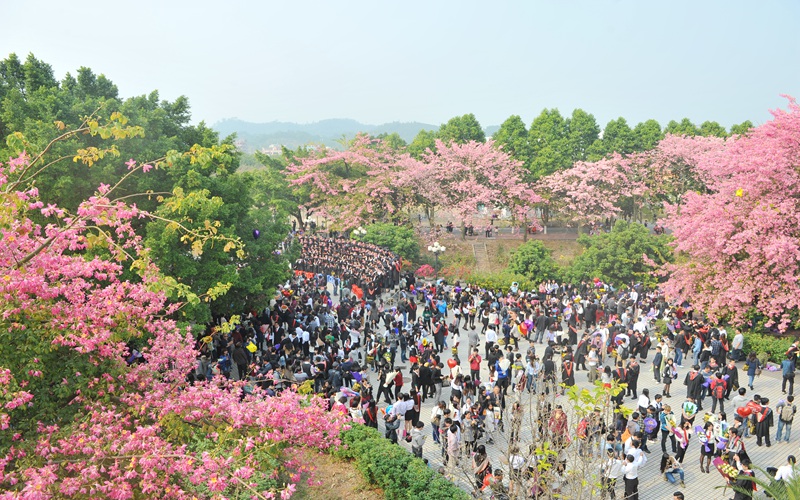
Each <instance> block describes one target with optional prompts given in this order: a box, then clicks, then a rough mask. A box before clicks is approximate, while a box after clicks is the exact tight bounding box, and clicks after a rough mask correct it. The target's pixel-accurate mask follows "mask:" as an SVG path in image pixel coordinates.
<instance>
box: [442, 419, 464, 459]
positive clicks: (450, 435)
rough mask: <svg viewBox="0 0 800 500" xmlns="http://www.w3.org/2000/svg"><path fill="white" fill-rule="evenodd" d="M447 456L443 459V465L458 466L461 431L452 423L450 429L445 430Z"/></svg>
mask: <svg viewBox="0 0 800 500" xmlns="http://www.w3.org/2000/svg"><path fill="white" fill-rule="evenodd" d="M446 436H447V441H446V442H447V456H446V457H445V464H446V465H448V466H450V467H457V466H458V452H459V450H460V449H461V430H459V428H458V425H457V424H456V423H455V422H453V423H452V424H451V425H450V429H448V430H447V434H446Z"/></svg>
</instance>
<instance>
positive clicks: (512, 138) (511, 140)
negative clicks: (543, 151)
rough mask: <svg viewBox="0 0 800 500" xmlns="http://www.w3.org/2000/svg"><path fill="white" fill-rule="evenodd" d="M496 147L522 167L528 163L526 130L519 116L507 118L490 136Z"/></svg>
mask: <svg viewBox="0 0 800 500" xmlns="http://www.w3.org/2000/svg"><path fill="white" fill-rule="evenodd" d="M492 140H494V143H495V145H496V146H497V147H502V149H503V151H505V152H506V153H508V154H510V155H511V156H512V157H513V158H514V159H515V160H519V161H521V162H522V163H523V165H526V166H527V165H528V162H529V161H530V148H529V147H528V130H527V129H526V128H525V123H524V122H523V121H522V118H521V117H520V116H519V115H512V116H509V117H508V118H507V119H506V121H504V122H503V124H502V125H500V129H499V130H498V131H497V132H496V133H495V134H494V135H493V136H492Z"/></svg>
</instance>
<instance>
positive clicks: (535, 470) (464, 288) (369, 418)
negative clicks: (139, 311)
mask: <svg viewBox="0 0 800 500" xmlns="http://www.w3.org/2000/svg"><path fill="white" fill-rule="evenodd" d="M302 241H303V242H304V243H303V244H304V248H306V246H308V248H310V249H313V251H312V252H311V254H313V257H311V256H310V255H311V254H310V255H308V256H306V255H304V258H303V260H302V265H303V267H302V268H301V269H302V270H306V269H308V270H309V273H310V274H308V273H306V272H303V273H299V274H296V275H295V276H294V278H293V279H292V280H290V281H289V282H287V283H286V284H285V285H283V286H281V287H279V291H278V295H277V296H276V297H275V299H273V300H272V302H271V303H270V305H269V307H268V308H265V309H264V310H262V311H253V312H249V313H246V314H243V315H241V316H240V318H239V321H232V319H231V318H218V320H217V323H218V325H221V326H222V327H214V328H211V329H210V330H209V331H208V332H207V335H205V336H204V337H202V338H201V339H199V341H198V348H199V350H200V353H201V355H200V357H199V359H198V363H197V369H196V370H195V372H194V373H192V374H191V377H192V378H193V379H194V380H208V379H210V378H211V377H214V376H217V375H221V376H224V377H228V378H232V379H244V380H248V381H249V386H250V387H255V386H259V387H261V388H262V389H264V391H266V393H267V394H275V393H277V392H279V391H281V390H283V389H286V388H289V387H300V386H302V385H303V384H304V383H305V384H307V386H310V389H311V390H313V391H314V392H315V393H316V394H319V395H320V396H322V397H324V398H326V399H327V400H328V401H329V402H330V409H331V411H341V412H346V413H348V414H350V415H352V417H353V419H354V420H356V421H358V422H363V423H365V424H366V425H368V426H372V427H374V428H376V429H381V431H382V432H383V433H384V434H385V436H386V438H387V439H389V440H391V441H392V442H394V443H398V444H402V443H406V445H407V446H408V447H409V449H410V451H411V452H412V453H413V454H414V455H416V456H418V457H421V458H422V457H423V449H424V447H425V445H426V441H427V440H428V439H429V438H430V439H431V440H432V441H433V442H434V443H435V444H438V445H439V446H440V447H441V448H440V449H441V458H440V459H437V460H436V461H434V463H431V462H432V461H431V460H430V459H425V460H426V462H428V463H429V465H430V466H431V467H435V468H436V469H438V470H440V471H441V472H442V473H443V474H445V475H446V476H447V477H449V478H451V479H453V480H454V481H462V482H463V480H462V479H463V477H462V476H463V474H464V471H466V473H467V474H468V475H470V476H471V479H472V481H473V482H474V484H472V485H471V486H472V489H473V490H474V492H475V493H476V494H477V495H486V496H488V497H491V498H549V497H550V496H549V495H551V494H554V493H562V494H563V492H564V491H566V488H568V487H569V486H568V485H569V482H570V468H571V467H572V468H576V467H578V465H576V463H575V459H574V458H570V455H569V450H573V451H577V452H578V454H577V455H576V456H580V457H583V459H584V460H591V461H594V463H596V464H597V465H598V470H597V474H598V477H599V480H600V482H601V483H602V497H603V498H612V499H616V498H625V499H630V500H636V499H638V498H639V497H638V494H639V493H638V483H639V479H638V478H639V470H640V469H642V468H644V467H648V465H647V464H648V455H649V454H651V453H653V452H654V451H655V450H657V449H658V447H659V445H660V451H661V459H660V460H654V461H653V460H651V461H652V462H654V463H659V462H660V473H661V475H662V476H663V479H664V481H668V482H669V483H673V484H675V485H676V486H680V487H682V486H684V484H685V483H684V481H685V473H684V470H685V469H686V468H687V467H693V466H691V465H690V464H689V463H687V462H686V460H685V459H686V455H687V450H688V449H689V448H692V447H695V448H699V470H700V472H701V473H710V470H711V469H712V468H716V469H717V470H719V471H720V472H721V473H722V474H723V476H724V477H726V479H727V481H728V482H729V483H730V484H731V485H735V486H737V488H740V489H741V488H752V483H751V482H749V481H748V480H747V479H746V477H751V476H752V475H753V472H752V468H751V463H750V457H749V455H748V453H747V447H748V446H752V445H753V444H755V446H762V445H763V446H772V445H773V439H771V436H773V434H772V433H773V432H776V433H775V434H774V437H775V439H774V443H780V442H788V441H789V440H790V435H791V426H792V421H793V419H794V415H795V413H796V406H795V404H794V397H793V394H792V392H793V381H794V371H795V368H796V361H797V354H798V352H799V351H800V349H798V343H797V342H795V343H794V344H793V346H792V348H791V349H789V351H787V353H786V359H785V360H784V362H783V369H784V371H783V374H784V379H783V380H784V390H785V389H787V387H786V386H787V384H788V394H787V396H786V398H785V399H781V400H780V401H778V402H776V403H777V405H775V406H773V403H772V402H771V401H770V400H769V399H768V398H767V397H762V396H759V395H758V394H757V393H755V392H756V391H755V388H754V378H755V377H756V376H757V375H758V374H759V373H760V370H761V369H763V367H762V366H761V365H760V362H759V361H758V359H757V358H756V357H755V356H754V354H752V353H750V354H749V355H748V356H746V355H745V353H744V352H743V334H742V333H741V332H736V333H735V334H734V335H733V336H732V338H729V333H728V332H727V331H726V330H725V329H723V328H720V327H715V326H712V325H710V324H708V323H707V322H705V321H702V320H700V319H699V318H695V317H694V313H693V311H692V309H691V307H690V305H689V304H686V303H684V304H669V303H667V302H666V301H665V300H664V298H663V297H662V296H660V295H659V294H658V293H657V292H656V291H653V290H646V289H645V288H644V287H642V286H641V285H638V284H630V286H626V287H621V288H624V289H619V290H617V289H615V287H613V286H612V285H610V284H604V283H601V282H599V281H597V280H595V281H594V282H591V281H590V282H583V283H580V284H577V285H565V284H558V283H555V282H548V283H542V285H541V286H540V287H539V289H538V290H536V291H522V290H519V289H517V287H515V286H513V285H512V286H511V287H510V290H509V291H508V292H507V293H501V292H500V291H497V290H486V289H480V288H477V287H474V286H470V285H467V284H463V285H461V284H459V283H455V284H453V285H448V284H446V283H444V282H439V283H418V282H417V280H416V279H415V278H414V276H413V275H401V274H400V272H399V269H397V268H396V267H393V265H394V263H393V260H392V259H393V257H392V255H390V254H387V253H385V252H383V253H382V252H378V251H376V250H375V249H374V248H371V247H369V246H368V245H366V244H363V243H355V242H343V241H330V240H324V239H310V238H308V237H304V239H303V240H302ZM337 246H338V249H337ZM354 249H355V250H360V249H367V252H365V254H364V255H363V260H362V261H361V262H357V261H356V257H355V254H354V253H352V251H353V250H354ZM337 252H340V253H337ZM343 253H348V254H350V255H351V257H350V258H342V259H338V260H337V259H331V258H330V257H332V256H335V255H342V254H343ZM393 269H394V270H396V271H397V274H396V275H394V277H392V276H391V275H392V274H393V273H394V271H393ZM329 272H339V273H342V275H346V274H348V273H349V274H351V275H352V276H353V277H355V278H358V279H360V284H361V285H365V286H366V287H367V288H368V289H369V291H370V293H369V294H361V295H360V296H356V295H354V294H352V293H349V291H348V290H347V289H345V290H344V293H342V294H341V296H340V297H339V298H338V299H339V300H338V302H334V297H332V296H331V294H330V293H329V292H328V290H327V288H326V282H325V278H324V276H323V274H327V273H329ZM387 276H389V277H388V278H387ZM395 278H397V280H396V283H395ZM393 287H396V289H397V290H399V291H400V299H399V300H398V301H397V302H396V303H388V302H385V301H384V300H383V299H382V297H384V296H385V295H386V294H383V293H382V292H386V291H387V290H388V289H391V288H393ZM394 295H395V294H394V293H393V294H392V296H394ZM658 319H662V320H664V321H665V322H666V326H667V331H666V333H665V334H664V335H662V336H655V332H654V330H653V324H654V322H655V321H656V320H658ZM226 325H227V328H225V326H226ZM463 352H467V353H468V354H467V356H465V357H464V359H462V357H461V356H460V353H463ZM651 356H652V357H651ZM737 361H740V362H741V361H744V362H745V363H746V369H744V370H742V371H740V369H739V367H738V366H737V364H736V362H737ZM684 367H686V368H684ZM579 372H585V373H586V374H585V376H586V377H587V381H588V382H590V383H597V384H598V385H601V386H603V387H605V388H607V389H610V388H612V387H613V386H617V385H618V384H625V385H624V390H622V391H620V392H618V393H617V394H616V395H614V396H613V397H612V398H611V399H610V401H609V402H608V404H602V402H598V404H597V406H596V407H595V408H593V409H591V408H590V409H589V410H588V411H585V412H584V413H582V414H581V413H576V412H575V410H574V408H572V404H571V403H568V402H567V399H566V398H565V397H564V395H565V393H566V391H568V390H569V388H570V387H572V386H575V385H576V378H577V377H578V373H579ZM643 376H644V377H652V378H653V381H654V382H656V383H657V384H658V387H660V388H661V390H660V392H659V393H658V394H653V395H652V396H651V393H650V391H649V389H647V388H645V389H642V390H639V387H640V386H641V385H646V384H644V383H643V382H642V381H641V380H640V379H641V378H642V377H643ZM676 386H684V387H685V389H686V397H685V398H682V397H680V395H679V394H677V393H675V389H676V388H677V387H676ZM748 389H749V391H748ZM559 397H560V398H561V399H557V398H559ZM626 399H628V400H629V401H630V403H629V404H631V405H633V406H634V411H632V412H630V413H628V412H623V411H619V412H614V411H613V410H614V409H619V408H623V406H624V402H625V400H626ZM428 400H432V401H433V406H432V409H431V411H430V414H429V415H427V414H425V413H427V412H423V405H424V404H425V405H426V406H430V403H427V404H426V402H427V401H428ZM726 406H727V408H726ZM709 410H710V411H709ZM726 410H727V411H726ZM704 411H705V412H706V413H703V412H704ZM570 420H572V425H570V423H569V422H570ZM526 421H528V422H531V425H530V426H523V422H526ZM776 425H777V429H776V430H773V427H775V426H776ZM428 429H429V430H428ZM751 434H752V435H754V436H755V437H756V439H755V443H753V441H746V439H747V438H748V437H749V436H750V435H751ZM693 441H696V442H697V445H694V446H692V445H691V443H692V442H693ZM545 443H546V444H545ZM746 443H747V446H746ZM501 445H502V450H501V451H502V453H501V455H502V457H503V459H502V463H493V461H492V459H491V458H490V456H492V453H491V450H492V447H494V446H497V447H499V446H501ZM650 447H653V449H650ZM498 449H500V448H498ZM542 450H547V452H543V451H542ZM494 455H497V454H496V453H495V454H494ZM793 460H794V459H793V457H789V459H788V461H789V462H790V463H791V464H793V463H794V461H793ZM712 465H713V467H712ZM650 467H652V466H650ZM793 470H794V469H793V468H792V467H790V468H789V469H786V468H785V467H784V468H782V469H780V472H778V471H775V473H776V475H775V480H776V481H785V480H786V479H787V477H788V475H791V474H793ZM618 490H620V491H618ZM750 491H752V490H750ZM736 494H737V495H741V493H738V492H737V493H736ZM678 495H682V493H680V492H676V493H675V497H676V498H677V497H678ZM681 498H682V496H681ZM736 498H749V496H744V497H743V496H737V497H736Z"/></svg>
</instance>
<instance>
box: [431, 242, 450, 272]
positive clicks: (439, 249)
mask: <svg viewBox="0 0 800 500" xmlns="http://www.w3.org/2000/svg"><path fill="white" fill-rule="evenodd" d="M445 250H447V247H443V246H442V245H440V244H439V242H438V241H436V242H434V243H433V245H428V251H429V252H431V253H433V257H434V259H436V266H435V270H436V276H437V277H438V276H439V254H440V253H444V251H445Z"/></svg>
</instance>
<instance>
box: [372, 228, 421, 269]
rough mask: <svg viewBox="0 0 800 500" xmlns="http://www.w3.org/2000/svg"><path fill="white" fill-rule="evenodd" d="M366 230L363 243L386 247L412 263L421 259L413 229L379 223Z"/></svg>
mask: <svg viewBox="0 0 800 500" xmlns="http://www.w3.org/2000/svg"><path fill="white" fill-rule="evenodd" d="M364 229H365V230H366V231H367V234H365V235H364V236H363V237H362V238H360V239H362V240H363V241H367V242H369V243H374V244H375V245H380V246H382V247H386V248H388V249H389V250H391V251H392V252H394V253H396V254H397V255H399V256H400V257H402V258H404V259H407V260H410V261H416V260H418V259H419V241H417V237H416V235H415V234H414V229H413V228H411V227H409V226H395V225H394V224H387V223H383V222H378V223H375V224H370V225H369V226H367V227H365V228H364Z"/></svg>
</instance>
